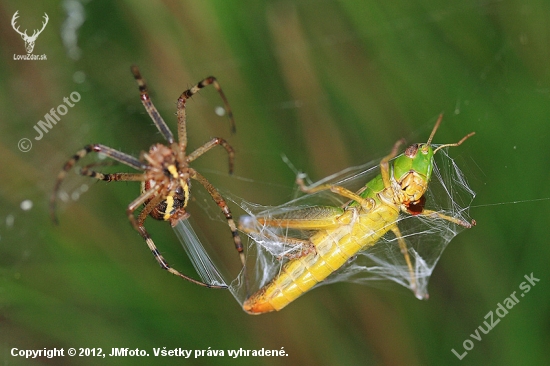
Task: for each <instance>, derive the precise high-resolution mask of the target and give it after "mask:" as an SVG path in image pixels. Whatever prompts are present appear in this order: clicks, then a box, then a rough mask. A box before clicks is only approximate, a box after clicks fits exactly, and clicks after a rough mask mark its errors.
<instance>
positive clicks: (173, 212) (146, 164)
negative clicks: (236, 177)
mask: <svg viewBox="0 0 550 366" xmlns="http://www.w3.org/2000/svg"><path fill="white" fill-rule="evenodd" d="M132 73H133V74H134V77H135V79H136V81H137V83H138V86H139V90H140V93H141V101H142V103H143V105H144V107H145V109H146V111H147V113H148V114H149V116H150V117H151V119H152V120H153V122H154V123H155V125H156V127H157V129H158V130H159V131H160V133H161V134H162V136H163V137H164V138H165V140H166V141H167V145H163V144H160V143H159V144H155V145H153V146H152V147H151V148H150V149H149V151H148V152H143V153H142V154H141V156H140V159H136V158H134V157H133V156H131V155H127V154H125V153H123V152H120V151H118V150H115V149H112V148H110V147H107V146H105V145H101V144H92V145H87V146H85V147H84V148H83V149H82V150H79V151H78V152H77V153H76V154H75V155H74V156H73V157H72V158H71V159H70V160H69V161H68V162H67V163H65V165H64V166H63V169H62V170H61V172H60V173H59V175H58V178H57V181H56V184H55V187H54V190H53V193H52V195H51V198H50V210H51V215H52V218H53V219H54V221H55V201H56V198H57V195H58V191H59V188H60V186H61V183H62V181H63V179H65V177H66V175H67V173H68V172H69V170H71V169H72V168H73V167H74V165H75V164H76V163H77V162H78V161H79V160H80V159H82V158H83V157H84V156H86V155H87V154H89V153H92V152H95V153H102V154H104V155H106V156H107V157H109V158H111V159H113V160H116V161H118V162H120V163H122V164H125V165H128V166H130V167H132V168H134V169H136V170H139V171H141V172H140V173H111V174H104V173H100V172H97V171H94V170H92V169H91V167H92V166H94V164H92V165H88V166H85V167H83V168H81V170H80V174H82V175H84V176H88V177H91V178H96V179H99V180H103V181H106V182H112V181H135V182H141V194H140V196H139V197H138V198H136V199H135V200H134V201H133V202H131V203H130V204H129V205H128V208H127V210H126V213H127V215H128V219H129V220H130V223H131V224H132V226H133V227H134V228H135V229H136V230H137V231H138V232H139V233H140V235H141V236H142V237H143V239H144V240H145V242H146V243H147V245H148V246H149V249H150V250H151V252H152V253H153V255H154V256H155V259H156V260H157V261H158V263H159V264H160V266H161V267H162V268H164V269H166V270H167V271H169V272H171V273H173V274H175V275H177V276H180V277H182V278H184V279H186V280H188V281H191V282H193V283H197V284H199V285H202V286H207V287H225V286H215V285H209V284H205V283H203V282H200V281H197V280H194V279H193V278H190V277H188V276H186V275H184V274H182V273H180V272H179V271H177V270H175V269H173V268H172V267H170V266H169V265H168V263H167V262H166V261H165V260H164V258H163V257H162V255H160V253H159V251H158V250H157V247H156V245H155V243H154V242H153V240H152V239H151V237H150V236H149V233H148V232H147V230H146V229H145V226H144V222H145V219H146V218H147V216H151V217H152V218H154V219H157V220H164V221H169V222H170V223H171V224H172V225H175V224H176V223H177V221H178V220H181V219H185V218H187V217H188V216H189V214H188V213H187V212H186V211H185V208H186V206H187V203H188V202H189V196H190V186H191V183H190V182H191V180H192V179H193V180H196V181H198V182H199V183H200V184H201V185H202V186H203V187H204V188H205V189H206V190H207V191H208V193H209V194H210V196H211V197H212V199H213V200H214V201H215V202H216V204H217V205H218V206H219V207H220V208H221V211H222V213H223V214H224V215H225V218H226V219H227V223H228V225H229V228H230V230H231V236H232V238H233V239H232V240H233V242H234V244H235V248H236V249H237V251H238V252H239V256H240V259H241V263H242V265H243V266H244V264H245V257H244V252H243V246H242V243H241V239H240V237H239V233H238V231H237V227H236V226H235V222H234V221H233V217H232V215H231V210H230V209H229V207H228V206H227V204H226V202H225V200H224V199H223V197H222V195H221V194H220V193H219V192H218V190H217V189H216V188H215V187H214V186H213V185H212V184H210V182H208V180H207V179H206V178H205V177H203V176H202V175H201V174H200V173H198V172H197V171H196V170H195V169H193V168H191V167H190V166H189V163H191V162H192V161H194V160H195V159H197V158H198V157H200V156H201V155H203V154H204V153H206V152H207V151H209V150H210V149H212V148H213V147H215V146H218V145H219V146H222V147H223V148H224V149H225V150H226V152H227V154H228V157H229V172H230V173H231V172H232V171H233V159H234V155H235V154H234V151H233V148H232V147H231V146H230V145H229V144H228V143H227V142H226V141H225V140H224V139H222V138H219V137H214V138H212V139H211V140H210V141H208V142H207V143H205V144H204V145H202V146H200V147H199V148H197V149H196V150H194V151H193V152H191V153H190V154H186V152H185V151H186V147H187V129H186V114H185V103H186V100H187V99H189V98H191V97H192V96H193V95H194V94H196V93H197V92H198V91H199V90H200V89H202V88H204V87H205V86H208V85H210V84H212V85H214V87H215V88H216V90H217V91H218V93H219V94H220V96H221V98H222V100H223V102H224V104H225V109H226V111H227V114H228V116H229V120H230V122H231V127H232V130H233V131H234V130H235V123H234V121H233V115H232V113H231V109H230V107H229V104H228V102H227V99H226V98H225V95H224V94H223V92H222V90H221V88H220V85H219V84H218V82H217V80H216V78H214V77H212V76H211V77H208V78H206V79H204V80H202V81H201V82H199V83H198V84H197V85H195V86H193V87H192V88H190V89H188V90H186V91H184V92H183V93H182V94H181V95H180V97H179V98H178V104H177V116H178V141H177V142H176V141H175V140H174V136H173V135H172V132H171V131H170V129H169V128H168V126H167V125H166V123H165V122H164V120H163V119H162V117H161V116H160V114H159V113H158V111H157V109H156V108H155V106H154V105H153V102H152V101H151V99H150V98H149V93H148V92H147V86H146V84H145V81H144V80H143V78H142V77H141V75H140V73H139V70H138V68H137V67H136V66H133V67H132ZM142 206H143V209H142V210H141V211H140V212H139V215H138V216H137V218H136V216H135V214H134V213H135V211H136V210H138V209H139V207H142Z"/></svg>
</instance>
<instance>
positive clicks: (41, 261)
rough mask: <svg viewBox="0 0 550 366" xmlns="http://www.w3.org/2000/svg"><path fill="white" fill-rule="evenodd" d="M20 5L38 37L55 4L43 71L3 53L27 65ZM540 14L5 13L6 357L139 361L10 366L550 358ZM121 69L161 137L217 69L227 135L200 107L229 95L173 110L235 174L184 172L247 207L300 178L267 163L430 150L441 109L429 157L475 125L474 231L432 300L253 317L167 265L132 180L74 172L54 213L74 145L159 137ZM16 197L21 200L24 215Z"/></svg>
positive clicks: (465, 161) (547, 95) (0, 205)
mask: <svg viewBox="0 0 550 366" xmlns="http://www.w3.org/2000/svg"><path fill="white" fill-rule="evenodd" d="M16 10H19V15H20V18H19V19H18V24H20V26H21V29H25V28H27V29H29V32H28V33H29V34H30V33H31V32H32V31H31V30H32V29H34V28H38V27H39V26H40V24H41V21H42V16H43V13H44V12H46V13H47V14H48V16H49V23H48V25H47V26H46V28H45V30H44V31H43V32H42V34H40V36H39V37H38V39H37V41H36V46H35V49H34V54H37V55H41V54H46V55H47V60H46V61H21V60H14V56H13V55H14V54H15V55H20V54H25V53H26V52H25V49H24V43H23V41H22V39H21V37H20V36H19V35H18V34H17V33H16V32H15V31H14V30H13V29H12V28H11V26H10V22H11V17H12V16H13V14H14V13H15V11H16ZM549 17H550V3H549V2H548V1H545V0H527V1H519V0H504V1H499V2H494V1H472V0H467V1H460V2H459V1H455V2H448V1H437V0H435V1H427V0H426V1H421V0H415V1H394V2H389V3H388V4H382V2H380V1H372V0H367V1H352V0H341V1H336V0H326V1H325V0H296V1H287V0H272V1H250V0H240V1H228V0H218V1H168V0H166V1H147V2H146V1H132V2H130V1H119V2H110V1H99V0H97V1H80V2H79V1H62V2H52V1H48V2H47V1H32V2H31V1H13V0H11V1H2V2H0V29H1V36H0V111H1V113H0V114H1V117H0V118H1V122H0V177H1V178H2V179H1V182H2V183H1V184H0V362H1V363H2V364H5V365H17V364H47V363H55V364H103V363H105V364H112V363H114V362H117V364H150V363H151V361H153V358H149V359H138V358H111V359H109V358H105V359H104V360H102V361H99V360H97V359H94V358H91V357H90V358H78V357H74V358H70V357H65V358H58V359H55V360H54V361H52V360H47V359H45V358H40V359H34V360H24V359H22V358H15V357H12V356H10V350H11V349H12V348H13V347H16V348H19V349H42V348H53V347H57V348H60V347H63V348H65V349H67V348H69V347H76V348H78V347H90V348H91V347H102V348H103V350H104V351H106V352H107V353H108V352H110V349H111V348H112V347H129V348H131V349H134V348H141V349H146V350H147V351H148V352H149V353H151V354H152V348H153V347H160V348H162V347H167V348H168V349H170V348H175V347H181V348H184V349H193V350H195V349H204V350H206V349H208V348H209V347H211V349H214V350H226V354H227V350H228V349H239V348H241V347H242V348H244V349H251V350H252V349H261V348H266V349H277V350H280V349H281V348H283V347H284V350H285V351H286V352H287V353H288V354H289V356H288V357H284V358H275V357H273V358H271V357H264V358H253V357H248V358H247V357H241V358H237V359H230V358H229V357H228V356H226V357H202V358H198V359H192V360H186V362H188V363H190V364H204V365H208V364H224V365H225V364H239V365H240V364H242V365H247V364H250V365H256V364H266V365H279V364H285V365H286V364H290V363H292V364H304V365H305V364H311V365H329V364H330V365H333V364H341V365H344V364H345V365H359V364H361V365H364V364H373V365H382V364H384V365H404V364H406V365H441V364H487V365H488V364H493V365H514V364H523V365H544V364H548V362H549V360H550V358H549V356H548V349H547V348H548V344H549V342H550V332H549V330H550V317H549V314H550V308H549V305H550V276H549V272H550V271H549V269H548V268H549V266H548V259H549V258H550V247H549V245H548V242H549V238H550V230H549V225H548V224H549V215H548V212H549V208H550V201H549V200H548V199H549V198H550V189H549V185H548V181H549V179H550V174H549V170H548V169H547V166H548V161H550V149H549V148H548V136H550V123H549V122H550V48H549V45H550V27H549V26H548V19H549ZM132 64H137V65H139V66H140V68H141V72H142V74H143V75H144V77H145V78H146V80H147V82H148V84H149V89H150V91H151V95H152V98H154V99H153V101H154V102H155V104H156V106H157V108H158V109H159V110H160V112H161V114H162V115H163V116H164V118H165V120H166V121H167V122H168V124H169V125H170V127H171V128H172V129H173V131H175V121H176V117H175V115H174V113H175V111H176V100H177V97H178V96H179V95H180V93H181V92H182V91H183V90H184V89H186V88H188V87H190V86H191V85H193V84H194V83H196V82H198V81H199V80H201V79H202V78H204V77H206V76H209V75H214V76H216V77H217V78H218V80H219V81H220V83H221V85H222V87H223V89H224V91H225V93H226V95H227V97H228V99H229V101H230V104H231V106H232V108H233V112H234V115H235V119H236V123H237V133H236V134H234V135H231V134H230V131H229V126H228V123H227V120H226V118H225V117H219V116H217V115H216V114H215V113H214V109H215V107H216V106H218V105H220V104H221V102H220V100H219V97H218V96H217V94H216V92H215V90H214V89H212V90H209V89H210V88H207V89H205V90H204V91H202V92H201V93H200V95H198V96H196V97H194V98H193V99H192V101H190V102H189V103H188V104H187V105H188V109H187V111H188V121H189V123H188V134H189V139H190V141H189V145H190V148H193V147H197V146H200V145H201V144H202V143H203V142H205V141H207V140H208V139H209V138H210V137H212V136H219V137H224V138H226V139H227V140H228V141H229V142H230V143H231V144H232V146H234V148H235V149H236V153H237V157H236V167H235V174H234V176H233V177H230V176H228V174H227V167H226V156H225V155H224V154H225V153H224V152H223V149H215V151H213V152H210V153H209V154H207V155H205V156H203V157H201V158H200V159H198V160H197V161H196V164H194V167H195V168H196V169H197V170H199V171H201V172H202V173H203V175H205V176H206V177H207V178H208V179H209V180H211V182H212V183H213V184H214V185H215V186H216V187H218V188H220V189H222V190H224V191H229V192H231V193H232V194H235V195H237V196H240V197H243V198H246V199H247V200H249V201H253V202H257V203H261V204H281V203H283V202H285V201H287V200H288V199H289V197H290V195H291V193H292V189H293V181H294V173H293V172H292V170H291V169H289V167H288V166H287V165H286V164H285V163H284V162H283V161H282V160H281V154H285V155H286V156H287V157H288V158H289V160H290V161H291V162H292V163H293V164H294V165H295V166H296V167H298V168H299V169H301V170H303V171H306V172H308V173H309V174H310V176H311V177H312V179H314V180H318V179H320V178H322V177H324V176H326V175H328V174H332V173H334V172H336V171H339V170H341V169H343V168H345V167H348V166H351V165H358V164H361V163H365V162H367V161H370V160H373V159H375V158H380V157H381V156H383V155H384V154H386V153H387V152H388V151H389V150H390V148H391V146H392V144H393V143H394V142H395V141H396V140H397V139H399V138H401V137H405V138H407V140H408V141H417V140H418V141H425V139H426V136H427V135H428V134H429V131H430V130H431V128H432V126H433V123H434V121H435V118H436V117H437V115H438V114H439V113H440V112H442V111H443V112H445V119H444V123H443V125H442V127H441V128H440V130H439V131H438V133H437V135H436V139H435V142H436V143H448V142H455V141H457V140H458V139H459V138H461V137H462V136H464V135H465V134H466V133H468V132H470V131H476V133H477V134H476V136H475V137H473V138H472V139H470V140H469V141H467V143H465V144H464V145H463V146H461V147H460V148H456V149H452V150H450V155H451V156H452V157H454V158H455V159H456V160H457V163H458V164H459V165H460V167H461V168H462V170H463V171H464V173H465V174H466V176H467V178H468V180H469V183H470V185H471V186H472V187H473V189H474V190H475V191H476V192H477V197H476V199H475V200H474V203H473V207H472V209H471V211H470V214H471V216H472V217H473V218H475V219H476V220H477V222H478V226H477V227H475V228H474V229H472V230H467V231H464V232H463V233H462V234H461V235H459V236H458V237H457V238H455V239H454V240H453V241H452V242H451V244H450V245H449V247H448V248H447V250H446V251H445V252H444V253H443V256H442V258H441V260H440V262H439V263H438V265H437V267H436V269H435V271H434V273H433V276H432V280H431V282H430V286H429V290H430V299H429V300H428V301H419V300H417V299H416V298H415V297H414V296H413V295H412V294H411V293H409V292H406V291H401V290H399V289H398V286H397V285H395V284H391V283H390V284H388V285H387V290H381V289H377V288H371V287H367V286H360V285H356V284H347V283H338V284H333V285H330V286H323V287H320V288H318V289H315V290H313V291H311V292H310V293H308V294H307V295H305V296H303V297H302V298H300V299H299V300H298V301H296V302H295V303H293V304H291V305H290V306H288V307H287V308H285V309H284V310H283V311H281V312H280V313H274V314H267V315H262V316H257V317H253V316H250V315H246V314H245V313H244V312H243V311H242V310H241V309H240V307H239V305H238V304H237V303H236V302H235V301H234V299H233V297H232V296H231V294H230V293H229V292H227V291H216V290H208V289H204V288H200V287H198V286H194V285H192V284H189V283H186V282H183V281H181V280H179V279H178V278H176V277H174V276H171V275H169V274H168V273H165V272H163V271H161V270H160V269H159V267H158V265H157V264H156V263H155V261H154V259H153V258H152V256H151V254H150V253H149V251H148V250H147V249H146V245H145V244H144V242H143V241H142V239H141V238H140V237H139V235H138V234H137V233H136V232H135V231H134V230H133V229H132V228H131V227H130V225H129V224H128V221H127V218H126V215H125V209H126V206H127V204H128V203H129V202H130V201H131V200H132V199H133V198H135V197H136V196H137V195H138V193H139V188H138V185H137V184H132V183H113V184H105V183H103V182H98V183H93V182H88V181H86V180H84V179H83V178H80V177H78V176H77V175H75V174H71V175H70V176H69V178H68V179H67V182H66V184H65V185H64V190H66V191H68V192H69V193H72V194H78V193H79V192H80V190H81V185H82V184H84V183H87V184H89V185H90V189H89V191H88V192H86V194H83V195H81V197H80V199H78V200H77V201H74V202H71V203H64V204H61V205H60V207H59V219H60V225H59V226H57V227H56V226H54V225H53V224H52V223H51V221H50V220H49V216H48V212H47V202H48V196H49V194H50V192H51V189H52V188H53V184H54V181H55V178H56V176H57V173H58V171H59V169H60V168H61V166H62V165H63V164H64V162H65V161H66V160H67V159H68V158H69V157H70V156H71V155H72V154H74V152H75V151H77V150H78V149H80V148H82V146H84V145H86V144H88V143H93V142H98V143H102V144H105V145H108V146H111V147H113V148H117V149H120V150H122V151H125V152H127V153H131V154H134V155H135V156H139V152H140V151H141V150H145V149H148V148H149V146H150V145H152V144H153V143H156V142H160V141H161V136H160V135H159V134H158V132H157V131H156V130H155V127H154V125H153V124H152V122H151V120H150V119H149V117H148V116H147V114H146V113H145V111H144V109H143V107H142V105H141V103H140V100H139V93H138V90H137V87H136V85H135V82H134V80H133V78H132V76H131V74H130V71H129V68H130V65H132ZM73 91H77V92H78V93H80V95H81V97H82V99H81V100H80V101H79V102H78V103H77V104H76V105H75V106H74V107H72V108H70V109H69V111H68V113H67V114H66V115H65V116H62V118H61V120H60V121H59V122H58V123H57V125H55V126H54V127H53V128H52V129H51V131H50V132H49V133H47V134H45V135H44V137H43V138H42V139H41V140H39V141H36V140H34V136H36V135H37V132H36V131H35V130H34V128H33V126H34V125H35V124H36V123H37V122H38V121H39V120H40V119H43V117H44V115H45V114H46V113H48V111H49V110H50V109H51V108H55V107H57V106H58V105H60V104H61V103H62V101H63V98H64V97H68V96H69V94H70V93H71V92H73ZM21 138H29V139H31V141H32V143H33V146H32V149H31V150H30V151H29V152H21V151H20V150H19V149H18V141H19V140H20V139H21ZM118 170H122V171H131V170H130V169H127V168H121V169H118ZM197 190H200V187H198V186H197V185H195V188H194V190H193V192H195V191H197ZM193 194H195V193H193ZM196 197H199V198H200V199H197V200H196V201H195V202H192V203H191V205H190V207H189V211H190V212H191V214H192V215H193V217H194V222H195V223H196V225H197V227H200V229H201V230H202V231H204V232H206V233H207V236H208V238H209V241H211V242H212V243H214V246H215V248H216V249H217V250H219V251H220V256H221V257H223V258H227V259H228V261H227V262H228V263H230V264H229V265H230V266H231V263H234V262H235V263H236V262H237V258H236V255H235V254H234V252H233V249H232V247H231V246H232V244H231V242H230V236H229V233H228V230H227V227H226V226H225V224H224V223H223V221H222V220H221V219H220V217H219V215H218V213H217V208H216V206H215V205H214V204H213V203H211V202H210V201H209V200H206V201H203V198H204V197H205V196H201V195H200V194H197V195H196ZM25 200H31V201H32V203H33V206H32V208H31V209H30V210H23V209H22V208H21V202H23V201H25ZM516 201H521V202H519V203H514V202H516ZM201 206H205V207H206V210H203V209H201ZM232 208H233V209H234V210H235V211H236V212H237V213H238V211H237V208H236V207H235V206H234V205H233V206H232ZM212 215H215V216H216V218H217V221H213V220H211V219H210V216H212ZM148 228H150V231H151V233H152V235H153V238H154V239H155V241H156V243H157V245H158V246H159V249H160V250H161V252H162V253H163V255H164V256H165V257H166V258H167V260H168V261H169V262H170V263H171V264H172V265H173V266H174V267H175V268H178V269H180V270H181V271H182V272H184V273H189V274H194V272H193V269H192V267H191V265H190V264H189V262H188V261H187V260H186V258H185V255H184V252H183V250H182V248H181V246H180V245H179V243H178V242H177V240H176V238H175V235H174V233H173V232H172V230H171V229H170V228H169V226H168V225H167V224H166V223H162V222H151V221H150V222H149V223H148ZM226 243H227V244H226ZM237 264H238V263H237ZM531 273H533V275H534V277H536V278H539V279H540V282H538V283H537V285H536V286H535V287H534V288H532V289H531V291H530V292H529V293H527V294H525V297H520V298H519V299H520V302H519V303H518V304H517V305H516V306H515V307H514V308H513V309H511V310H510V311H509V313H508V314H507V315H506V316H505V317H504V318H503V319H501V321H500V322H499V323H498V324H497V325H496V327H495V328H494V329H492V330H491V331H490V332H489V333H488V334H483V333H480V335H481V337H482V339H481V340H480V341H476V340H473V339H472V338H471V337H470V334H473V333H474V332H475V330H476V328H477V327H478V326H480V325H483V321H485V320H486V319H484V317H485V316H486V314H488V312H490V311H495V310H496V308H497V305H498V303H499V302H502V301H503V300H504V299H505V298H507V297H508V296H510V294H511V293H512V292H514V291H516V292H517V294H518V293H519V292H520V291H521V290H519V285H520V283H521V282H523V281H525V279H524V275H526V274H531ZM395 290H397V291H395ZM495 316H496V315H495ZM474 335H475V334H474ZM466 339H470V340H472V341H473V345H474V348H473V349H472V350H471V351H469V352H468V354H467V355H466V356H465V357H464V358H463V359H462V360H461V361H460V360H459V359H458V358H457V357H456V356H455V355H454V354H453V353H452V352H451V349H455V350H456V351H457V352H458V353H463V352H464V347H463V342H464V341H465V340H466ZM467 345H468V344H467ZM154 361H161V362H163V363H166V364H172V363H173V364H175V363H179V364H181V363H183V361H182V360H181V359H179V358H176V357H172V358H158V359H154Z"/></svg>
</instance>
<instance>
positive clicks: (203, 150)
mask: <svg viewBox="0 0 550 366" xmlns="http://www.w3.org/2000/svg"><path fill="white" fill-rule="evenodd" d="M218 145H220V146H222V147H223V148H224V149H225V151H227V155H228V156H229V174H233V165H234V160H235V150H233V148H232V147H231V145H229V144H228V143H227V141H225V140H224V139H222V138H219V137H214V138H213V139H212V140H210V141H208V142H207V143H206V144H204V145H202V146H201V147H199V148H198V149H196V150H195V151H193V152H192V153H191V154H189V155H187V162H188V163H190V162H192V161H193V160H195V159H196V158H198V157H199V156H201V155H202V154H204V153H206V152H207V151H208V150H210V149H212V148H213V147H214V146H218Z"/></svg>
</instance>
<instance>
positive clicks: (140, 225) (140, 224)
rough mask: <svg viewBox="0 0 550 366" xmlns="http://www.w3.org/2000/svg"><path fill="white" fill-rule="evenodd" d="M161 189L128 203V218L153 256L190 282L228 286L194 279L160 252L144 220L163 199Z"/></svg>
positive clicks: (212, 286)
mask: <svg viewBox="0 0 550 366" xmlns="http://www.w3.org/2000/svg"><path fill="white" fill-rule="evenodd" d="M161 189H162V187H161V186H158V187H154V188H151V189H150V190H148V191H146V192H145V193H143V194H142V195H141V196H139V197H138V198H136V199H135V200H134V201H132V203H130V204H129V205H128V208H127V210H126V213H127V215H128V219H129V220H130V223H131V224H132V226H133V227H134V229H136V230H137V232H139V234H140V235H141V237H142V238H143V239H144V240H145V242H146V243H147V246H148V247H149V249H150V250H151V253H153V256H154V257H155V259H156V260H157V262H158V264H159V265H160V267H161V268H162V269H165V270H167V271H168V272H170V273H172V274H174V275H176V276H179V277H181V278H183V279H184V280H187V281H189V282H192V283H194V284H197V285H199V286H203V287H208V288H220V289H225V288H227V287H226V286H217V285H210V284H207V283H204V282H201V281H198V280H195V279H193V278H191V277H189V276H186V275H184V274H183V273H181V272H179V271H178V270H176V269H174V268H172V267H170V265H169V264H168V262H166V260H165V259H164V257H163V256H162V255H161V254H160V253H159V251H158V249H157V246H156V245H155V243H154V242H153V239H151V236H150V235H149V233H148V232H147V230H146V229H145V226H144V222H145V219H146V218H147V215H149V213H150V212H151V211H152V210H153V209H154V208H155V206H156V205H158V203H159V202H160V201H162V199H163V196H162V195H159V193H160V191H161ZM151 198H152V199H151ZM148 199H151V201H149V203H147V205H145V207H144V208H143V210H142V211H141V212H140V214H139V217H138V220H136V218H135V216H134V212H135V211H136V209H137V208H138V207H139V206H141V205H143V204H144V203H145V202H146V201H147V200H148Z"/></svg>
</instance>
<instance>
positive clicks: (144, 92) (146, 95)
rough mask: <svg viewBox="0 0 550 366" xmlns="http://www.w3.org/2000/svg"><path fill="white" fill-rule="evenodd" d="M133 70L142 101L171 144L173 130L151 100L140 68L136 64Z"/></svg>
mask: <svg viewBox="0 0 550 366" xmlns="http://www.w3.org/2000/svg"><path fill="white" fill-rule="evenodd" d="M131 70H132V74H134V78H135V79H136V81H137V83H138V86H139V92H140V93H141V102H142V103H143V106H144V107H145V110H146V111H147V113H148V114H149V116H150V117H151V119H152V120H153V122H155V126H157V128H158V130H159V131H160V133H161V134H162V136H163V137H164V138H165V139H166V141H168V142H169V143H170V144H171V143H173V142H174V135H172V131H170V129H169V128H168V125H167V124H166V122H164V119H162V117H161V115H160V113H159V112H158V110H157V108H155V106H154V104H153V102H152V101H151V98H150V97H149V92H148V91H147V84H146V83H145V80H143V78H142V77H141V74H140V72H139V68H138V67H137V66H136V65H134V66H132V68H131Z"/></svg>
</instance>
